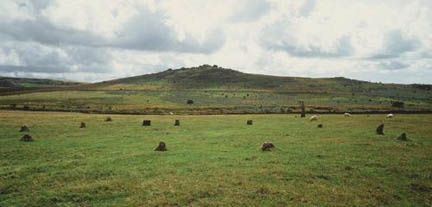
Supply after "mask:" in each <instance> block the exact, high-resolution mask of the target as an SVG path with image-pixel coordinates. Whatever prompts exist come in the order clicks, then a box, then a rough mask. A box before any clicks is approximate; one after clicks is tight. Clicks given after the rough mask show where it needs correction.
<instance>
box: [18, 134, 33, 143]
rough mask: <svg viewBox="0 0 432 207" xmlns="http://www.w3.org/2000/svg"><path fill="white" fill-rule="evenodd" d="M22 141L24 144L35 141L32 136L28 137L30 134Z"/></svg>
mask: <svg viewBox="0 0 432 207" xmlns="http://www.w3.org/2000/svg"><path fill="white" fill-rule="evenodd" d="M21 141H23V142H32V141H33V137H32V136H30V135H28V134H26V135H24V136H23V137H22V138H21Z"/></svg>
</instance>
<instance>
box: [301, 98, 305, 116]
mask: <svg viewBox="0 0 432 207" xmlns="http://www.w3.org/2000/svg"><path fill="white" fill-rule="evenodd" d="M300 107H301V118H305V117H306V109H305V104H304V101H300Z"/></svg>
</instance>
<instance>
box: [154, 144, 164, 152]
mask: <svg viewBox="0 0 432 207" xmlns="http://www.w3.org/2000/svg"><path fill="white" fill-rule="evenodd" d="M155 151H159V152H163V151H167V148H166V144H165V142H159V145H158V146H157V147H156V149H155Z"/></svg>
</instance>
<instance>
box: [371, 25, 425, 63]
mask: <svg viewBox="0 0 432 207" xmlns="http://www.w3.org/2000/svg"><path fill="white" fill-rule="evenodd" d="M418 47H419V41H418V40H417V39H411V38H407V37H405V36H404V35H403V33H402V31H400V30H394V31H391V32H388V33H387V34H386V35H385V37H384V44H383V48H382V49H381V50H380V51H379V52H378V53H377V54H375V55H373V56H371V57H368V58H367V59H376V60H379V59H390V58H397V57H400V56H401V55H403V54H405V53H407V52H411V51H414V50H416V49H417V48H418Z"/></svg>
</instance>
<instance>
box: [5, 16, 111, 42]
mask: <svg viewBox="0 0 432 207" xmlns="http://www.w3.org/2000/svg"><path fill="white" fill-rule="evenodd" d="M0 33H1V34H3V35H8V36H9V38H10V39H14V40H16V41H33V42H39V43H41V44H46V45H57V46H59V45H88V46H93V47H95V46H103V44H104V42H103V40H102V38H101V37H98V36H96V35H93V34H91V33H88V32H84V31H77V30H73V29H66V28H59V27H56V26H54V25H53V24H51V23H50V22H49V21H48V20H47V19H45V18H41V17H39V18H38V19H37V20H20V21H14V22H12V23H0Z"/></svg>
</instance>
